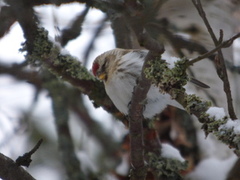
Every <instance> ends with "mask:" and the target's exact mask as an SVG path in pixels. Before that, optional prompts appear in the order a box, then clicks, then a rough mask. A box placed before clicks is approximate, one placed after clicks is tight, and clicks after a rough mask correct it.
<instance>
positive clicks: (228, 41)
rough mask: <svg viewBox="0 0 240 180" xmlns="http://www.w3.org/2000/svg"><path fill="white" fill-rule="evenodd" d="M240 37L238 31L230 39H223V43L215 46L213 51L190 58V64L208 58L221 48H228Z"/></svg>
mask: <svg viewBox="0 0 240 180" xmlns="http://www.w3.org/2000/svg"><path fill="white" fill-rule="evenodd" d="M239 37H240V33H237V34H236V35H234V36H233V37H231V38H230V39H228V40H226V41H223V42H222V43H221V44H219V45H218V46H217V47H215V48H214V49H212V50H211V51H208V52H207V53H205V54H203V55H200V56H198V57H196V58H194V59H192V60H190V61H189V62H188V66H191V65H193V64H194V63H196V62H198V61H201V60H203V59H205V58H208V57H209V56H211V55H213V54H214V53H215V52H217V51H219V50H220V49H221V48H227V47H229V46H231V45H232V43H233V41H234V40H235V39H237V38H239Z"/></svg>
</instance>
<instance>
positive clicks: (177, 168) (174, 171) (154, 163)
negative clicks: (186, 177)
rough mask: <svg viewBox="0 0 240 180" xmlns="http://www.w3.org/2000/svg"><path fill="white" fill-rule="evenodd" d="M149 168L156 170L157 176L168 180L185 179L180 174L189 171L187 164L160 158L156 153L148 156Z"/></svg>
mask: <svg viewBox="0 0 240 180" xmlns="http://www.w3.org/2000/svg"><path fill="white" fill-rule="evenodd" d="M147 156H148V158H149V161H148V166H149V167H150V168H151V169H153V170H154V172H155V173H156V175H157V176H158V177H161V178H166V179H175V180H181V179H183V178H182V176H181V175H180V172H181V171H183V170H185V169H187V162H186V161H184V162H180V161H178V160H177V159H171V158H163V157H159V156H157V155H156V154H154V153H148V154H147Z"/></svg>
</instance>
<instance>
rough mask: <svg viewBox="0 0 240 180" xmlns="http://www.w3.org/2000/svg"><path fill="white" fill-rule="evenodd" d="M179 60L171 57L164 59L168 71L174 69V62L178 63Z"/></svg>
mask: <svg viewBox="0 0 240 180" xmlns="http://www.w3.org/2000/svg"><path fill="white" fill-rule="evenodd" d="M179 60H180V59H179V58H177V57H173V56H171V57H169V58H167V59H166V62H167V63H168V64H167V65H168V68H170V69H172V68H174V67H175V62H177V61H179Z"/></svg>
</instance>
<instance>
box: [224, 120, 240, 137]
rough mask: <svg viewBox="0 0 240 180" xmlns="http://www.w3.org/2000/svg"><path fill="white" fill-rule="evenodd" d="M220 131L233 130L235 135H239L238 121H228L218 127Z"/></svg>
mask: <svg viewBox="0 0 240 180" xmlns="http://www.w3.org/2000/svg"><path fill="white" fill-rule="evenodd" d="M220 129H233V131H234V133H235V134H240V120H239V119H237V120H234V121H233V120H231V119H228V121H227V123H226V124H224V125H222V126H220Z"/></svg>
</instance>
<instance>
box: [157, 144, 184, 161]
mask: <svg viewBox="0 0 240 180" xmlns="http://www.w3.org/2000/svg"><path fill="white" fill-rule="evenodd" d="M162 157H165V158H170V159H176V160H179V161H181V162H184V161H185V159H184V158H183V157H182V156H181V154H180V152H179V151H178V150H177V149H176V148H174V147H173V146H171V145H169V144H162Z"/></svg>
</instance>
